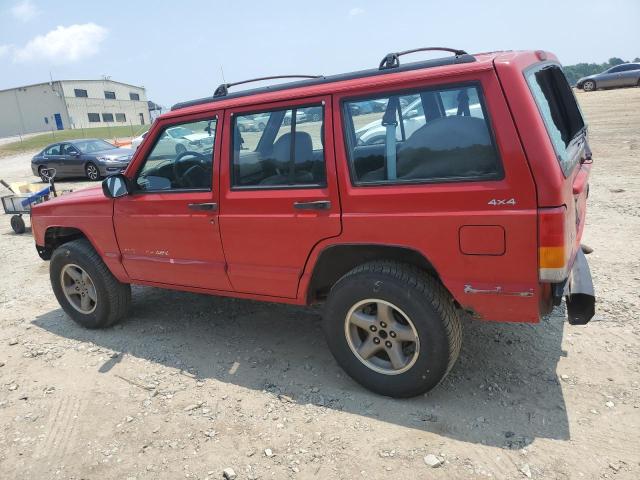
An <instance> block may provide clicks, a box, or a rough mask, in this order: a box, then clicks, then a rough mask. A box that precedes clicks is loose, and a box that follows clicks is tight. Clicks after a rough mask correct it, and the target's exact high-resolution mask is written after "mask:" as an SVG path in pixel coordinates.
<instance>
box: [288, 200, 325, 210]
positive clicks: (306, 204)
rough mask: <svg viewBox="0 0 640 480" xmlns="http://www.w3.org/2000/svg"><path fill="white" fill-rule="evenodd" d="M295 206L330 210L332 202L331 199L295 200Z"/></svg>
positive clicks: (301, 208)
mask: <svg viewBox="0 0 640 480" xmlns="http://www.w3.org/2000/svg"><path fill="white" fill-rule="evenodd" d="M293 208H297V209H298V210H329V209H330V208H331V202H330V201H329V200H316V201H315V202H293Z"/></svg>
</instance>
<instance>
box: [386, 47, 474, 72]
mask: <svg viewBox="0 0 640 480" xmlns="http://www.w3.org/2000/svg"><path fill="white" fill-rule="evenodd" d="M416 52H451V53H453V54H455V56H456V57H460V56H461V55H469V54H468V53H467V52H465V51H464V50H459V49H456V48H447V47H424V48H414V49H412V50H405V51H404V52H395V53H387V54H386V55H385V56H384V57H383V58H382V60H381V61H380V66H379V67H378V69H379V70H387V69H389V68H398V67H399V66H400V56H402V55H408V54H410V53H416Z"/></svg>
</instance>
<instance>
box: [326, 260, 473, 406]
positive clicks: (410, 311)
mask: <svg viewBox="0 0 640 480" xmlns="http://www.w3.org/2000/svg"><path fill="white" fill-rule="evenodd" d="M385 319H387V320H386V321H383V320H385ZM323 326H324V332H325V337H326V340H327V343H328V344H329V348H330V349H331V352H332V353H333V355H334V357H335V358H336V360H337V362H338V363H339V364H340V366H341V367H342V368H343V369H344V370H345V371H346V372H347V373H348V374H349V375H350V376H351V377H352V378H353V379H354V380H355V381H357V382H358V383H360V384H361V385H363V386H364V387H366V388H368V389H369V390H372V391H374V392H376V393H379V394H381V395H387V396H390V397H398V398H406V397H413V396H416V395H420V394H422V393H425V392H427V391H429V390H431V389H432V388H434V387H435V386H437V385H438V384H439V383H440V382H441V381H442V379H443V378H444V377H445V376H446V375H447V373H448V372H449V371H450V370H451V368H452V367H453V365H454V363H455V361H456V359H457V358H458V354H459V353H460V346H461V343H462V326H461V323H460V319H459V317H458V314H457V312H456V310H455V308H454V305H453V302H452V299H451V296H450V295H449V293H448V292H447V291H446V290H445V288H444V287H443V286H442V285H441V284H440V283H439V282H438V281H437V280H436V279H435V278H434V277H432V276H430V275H428V274H427V273H426V272H424V271H422V270H420V269H418V268H416V267H414V266H411V265H407V264H402V263H399V262H394V261H375V262H370V263H366V264H363V265H360V266H358V267H356V268H354V269H353V270H351V271H350V272H349V273H347V274H346V275H345V276H343V277H342V278H341V279H340V280H338V282H336V284H335V285H334V286H333V287H332V289H331V292H330V293H329V298H328V299H327V303H326V305H325V315H324V324H323ZM359 352H360V353H359ZM372 352H374V353H372ZM398 352H400V353H398ZM361 353H362V354H361ZM367 355H369V357H367ZM394 360H395V361H394Z"/></svg>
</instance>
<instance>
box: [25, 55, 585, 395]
mask: <svg viewBox="0 0 640 480" xmlns="http://www.w3.org/2000/svg"><path fill="white" fill-rule="evenodd" d="M418 50H433V49H418ZM437 50H447V49H437ZM414 51H415V50H414ZM414 51H409V52H400V53H393V54H389V55H387V56H385V58H383V60H382V62H381V64H380V67H379V68H378V69H373V70H365V71H360V72H354V73H347V74H343V75H336V76H331V77H312V78H307V79H305V80H302V81H296V82H293V83H286V84H280V85H276V86H271V87H264V88H258V89H254V90H248V91H240V92H237V93H229V91H228V90H229V88H230V87H232V86H233V85H234V84H224V85H221V86H220V87H218V89H217V90H216V92H215V94H214V95H213V97H210V98H205V99H201V100H195V101H191V102H186V103H182V104H178V105H175V106H174V107H173V109H172V111H171V112H169V113H167V114H164V115H162V116H161V117H160V118H159V119H158V120H157V121H156V122H155V123H154V125H153V126H152V128H151V130H150V131H149V134H148V135H147V136H146V138H145V140H144V142H143V143H142V144H141V146H140V147H139V148H138V150H137V152H136V154H135V156H134V158H133V160H132V161H131V164H130V165H129V167H128V168H127V170H126V171H125V172H124V173H123V174H118V175H114V176H111V177H109V178H107V179H106V180H105V181H104V182H103V184H102V188H100V187H97V188H90V189H87V190H82V191H78V192H75V193H73V194H69V195H65V196H62V197H59V198H57V199H55V200H53V201H50V202H46V203H43V204H41V205H38V206H36V207H35V208H34V209H33V211H32V223H33V232H34V236H35V242H36V245H37V249H38V252H39V254H40V256H41V257H42V258H43V259H50V260H51V264H50V275H51V284H52V286H53V291H54V293H55V295H56V297H57V299H58V301H59V302H60V305H61V306H62V308H63V309H64V310H65V312H66V313H67V314H68V315H69V316H70V317H71V318H72V319H74V320H75V321H76V322H78V323H79V324H81V325H84V326H85V327H88V328H99V327H108V326H110V325H113V324H114V323H115V322H117V321H118V320H120V319H121V318H123V317H124V316H125V315H126V313H127V309H128V307H129V304H130V302H131V290H130V284H141V285H150V286H155V287H161V288H171V289H177V290H186V291H192V292H200V293H210V294H215V295H228V296H234V297H240V298H251V299H256V300H265V301H271V302H283V303H291V304H313V303H318V302H324V303H325V308H324V312H325V313H324V330H325V333H326V339H327V343H328V344H329V347H330V349H331V351H332V352H333V354H334V356H335V358H336V359H337V361H338V362H339V363H340V365H341V366H342V367H343V368H344V369H345V370H346V371H347V372H348V373H349V375H351V376H352V377H353V378H354V379H355V380H356V381H358V382H360V383H361V384H362V385H364V386H365V387H367V388H369V389H371V390H373V391H375V392H379V393H381V394H384V395H390V396H396V397H408V396H412V395H417V394H420V393H422V392H425V391H427V390H429V389H431V388H433V387H435V386H436V385H437V384H438V383H439V382H440V381H441V380H442V379H443V378H444V376H445V375H446V374H447V372H448V371H449V370H450V369H451V367H452V366H453V364H454V362H455V360H456V357H457V356H458V353H459V351H460V344H461V337H462V335H461V323H460V315H461V313H462V312H468V313H469V314H470V315H471V316H472V317H474V318H477V319H483V320H494V321H501V322H538V321H539V320H540V317H541V316H542V315H544V314H547V313H549V312H550V310H551V309H552V307H553V305H558V304H559V303H560V301H561V299H562V297H563V296H566V303H567V310H568V314H569V321H570V322H571V323H586V322H588V321H589V319H590V318H591V317H592V316H593V313H594V303H595V300H594V296H593V286H592V283H591V277H590V273H589V268H588V265H587V263H586V260H585V257H584V254H583V252H582V249H581V246H580V238H581V235H582V229H583V226H584V218H585V204H586V198H587V194H588V191H589V188H588V177H589V170H590V167H591V165H590V164H591V153H590V151H589V148H588V145H587V140H586V137H587V134H586V126H585V123H584V121H583V118H582V115H581V112H580V110H579V108H578V105H577V103H576V100H575V97H574V95H573V93H572V91H571V89H570V87H569V85H568V84H567V81H566V79H565V76H564V74H563V72H562V69H561V66H560V64H559V63H558V61H557V59H556V57H555V56H554V55H552V54H551V53H548V52H543V51H536V52H530V51H529V52H495V53H483V54H477V55H469V54H467V53H465V52H463V51H460V50H450V51H451V52H452V53H453V55H452V56H449V57H445V58H439V59H435V60H429V61H423V62H417V63H409V64H403V65H400V61H399V57H400V56H401V55H403V54H405V53H412V52H414ZM240 83H246V82H240ZM176 136H177V137H179V141H177V140H176ZM185 147H186V148H185Z"/></svg>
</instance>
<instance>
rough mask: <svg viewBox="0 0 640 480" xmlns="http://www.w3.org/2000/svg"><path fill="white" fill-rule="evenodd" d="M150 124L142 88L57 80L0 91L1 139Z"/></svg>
mask: <svg viewBox="0 0 640 480" xmlns="http://www.w3.org/2000/svg"><path fill="white" fill-rule="evenodd" d="M149 122H150V118H149V107H148V104H147V95H146V92H145V89H144V87H137V86H135V85H129V84H127V83H122V82H116V81H114V80H110V79H103V80H56V81H50V82H46V83H38V84H35V85H27V86H24V87H17V88H11V89H8V90H0V137H6V136H11V135H20V134H24V133H34V132H46V131H50V130H67V129H80V128H92V127H106V126H119V125H120V126H124V125H129V124H131V125H144V124H147V123H149Z"/></svg>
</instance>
